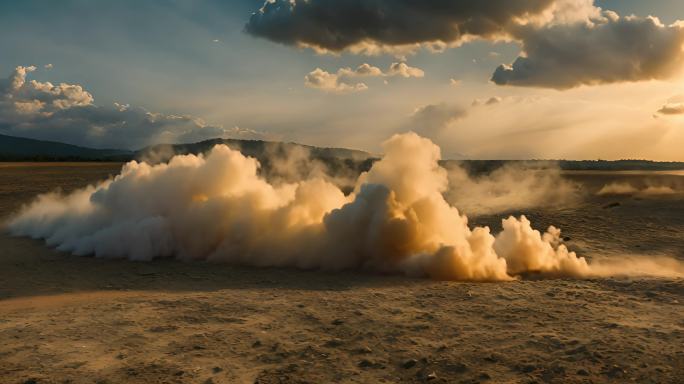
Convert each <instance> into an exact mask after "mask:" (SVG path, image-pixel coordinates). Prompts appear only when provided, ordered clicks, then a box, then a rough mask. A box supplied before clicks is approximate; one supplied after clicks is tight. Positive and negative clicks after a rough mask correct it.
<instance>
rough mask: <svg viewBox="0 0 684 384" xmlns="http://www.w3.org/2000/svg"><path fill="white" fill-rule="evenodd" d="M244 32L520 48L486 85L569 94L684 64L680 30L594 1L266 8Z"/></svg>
mask: <svg viewBox="0 0 684 384" xmlns="http://www.w3.org/2000/svg"><path fill="white" fill-rule="evenodd" d="M246 31H247V32H248V33H250V34H252V35H254V36H258V37H263V38H266V39H269V40H272V41H274V42H277V43H282V44H286V45H293V46H302V47H310V48H312V49H314V50H316V51H318V52H322V53H325V52H334V53H336V52H342V51H346V52H351V53H357V54H359V53H360V54H382V53H392V54H395V55H406V54H407V53H414V52H415V51H416V50H417V49H420V48H425V49H427V50H429V51H433V52H441V51H444V50H445V49H447V48H450V47H457V46H459V45H461V44H463V43H465V42H469V41H472V40H474V39H484V40H489V41H497V40H506V41H516V42H519V43H520V44H521V46H522V52H521V54H520V56H519V57H518V58H517V59H516V60H515V61H514V62H513V63H510V64H502V65H500V66H499V67H498V68H496V69H495V71H494V73H493V75H492V77H491V80H492V81H493V82H494V83H496V84H498V85H513V86H527V87H544V88H555V89H568V88H573V87H577V86H580V85H598V84H609V83H618V82H635V81H645V80H653V79H666V78H670V77H671V76H673V75H675V74H676V72H678V70H679V69H680V68H682V66H683V65H684V53H683V52H682V46H683V44H684V22H678V23H675V24H673V25H669V26H666V25H663V24H662V23H661V22H660V21H659V20H658V19H657V18H655V17H650V16H649V17H645V18H640V17H636V16H628V17H620V16H619V15H618V14H617V13H615V12H613V11H609V10H606V11H604V10H602V9H601V8H600V7H597V6H596V5H595V1H594V0H517V1H504V0H490V1H480V2H476V1H444V0H425V1H412V0H393V1H391V0H374V1H370V2H368V1H362V0H351V1H342V2H340V1H335V0H308V1H307V0H268V1H267V2H266V3H265V4H264V6H263V7H262V8H261V9H260V10H259V11H258V12H256V13H255V14H254V15H252V17H251V19H250V20H249V22H248V24H247V26H246ZM497 55H498V54H497V53H493V54H491V53H490V58H494V57H496V56H497ZM473 62H475V63H477V61H476V60H473Z"/></svg>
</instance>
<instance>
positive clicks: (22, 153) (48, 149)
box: [0, 135, 133, 161]
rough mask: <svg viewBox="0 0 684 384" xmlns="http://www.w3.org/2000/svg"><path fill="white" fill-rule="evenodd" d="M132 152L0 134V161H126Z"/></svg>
mask: <svg viewBox="0 0 684 384" xmlns="http://www.w3.org/2000/svg"><path fill="white" fill-rule="evenodd" d="M132 158H133V152H131V151H126V150H119V149H93V148H86V147H79V146H76V145H71V144H64V143H58V142H55V141H43V140H34V139H25V138H22V137H14V136H6V135H0V161H127V160H130V159H132Z"/></svg>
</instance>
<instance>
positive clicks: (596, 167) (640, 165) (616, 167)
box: [443, 160, 684, 174]
mask: <svg viewBox="0 0 684 384" xmlns="http://www.w3.org/2000/svg"><path fill="white" fill-rule="evenodd" d="M450 164H460V165H462V166H463V167H465V168H466V169H467V170H468V171H469V172H470V173H471V174H482V173H489V172H492V171H494V170H496V169H498V168H501V167H503V166H504V165H508V164H519V165H521V166H522V167H523V168H549V167H558V168H560V169H561V170H564V171H675V170H684V162H677V161H671V162H663V161H651V160H445V161H444V162H443V165H445V166H448V165H450Z"/></svg>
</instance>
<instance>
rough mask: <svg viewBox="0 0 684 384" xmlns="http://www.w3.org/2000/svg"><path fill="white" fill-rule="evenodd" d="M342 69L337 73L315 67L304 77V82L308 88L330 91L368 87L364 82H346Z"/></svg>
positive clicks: (350, 91)
mask: <svg viewBox="0 0 684 384" xmlns="http://www.w3.org/2000/svg"><path fill="white" fill-rule="evenodd" d="M342 71H343V70H342V69H341V70H340V71H338V72H337V73H330V72H327V71H324V70H322V69H320V68H316V69H314V70H313V71H311V72H310V73H309V74H308V75H306V76H305V77H304V84H305V85H306V86H307V87H309V88H314V89H320V90H321V91H325V92H332V93H353V92H361V91H365V90H367V89H368V86H367V85H366V84H364V83H355V84H348V83H346V82H345V81H344V80H343V79H342V74H341V72H342Z"/></svg>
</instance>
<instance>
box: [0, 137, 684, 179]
mask: <svg viewBox="0 0 684 384" xmlns="http://www.w3.org/2000/svg"><path fill="white" fill-rule="evenodd" d="M217 144H225V145H227V146H229V147H231V148H233V149H236V150H239V151H241V152H242V153H243V154H244V155H246V156H251V157H254V158H256V159H257V160H259V161H260V162H261V164H262V166H263V167H264V168H271V166H272V165H273V164H272V163H273V162H274V161H280V160H285V159H288V158H289V157H292V156H299V157H304V158H306V159H311V160H319V161H321V162H323V163H324V164H325V165H326V166H327V167H328V170H329V171H331V172H334V173H336V172H337V171H344V172H343V173H345V174H347V175H349V176H351V175H352V174H354V173H358V172H362V171H364V170H367V169H369V168H370V166H371V165H372V163H373V162H374V161H375V160H377V159H376V158H374V157H373V155H372V154H370V153H368V152H364V151H359V150H354V149H346V148H322V147H314V146H310V145H303V144H297V143H284V142H274V141H262V140H237V139H212V140H205V141H201V142H198V143H191V144H160V145H153V146H149V147H146V148H143V149H141V150H139V151H129V150H120V149H94V148H86V147H79V146H76V145H71V144H64V143H59V142H54V141H43V140H34V139H26V138H20V137H14V136H7V135H0V161H116V162H123V161H130V160H134V159H135V160H144V161H147V162H150V163H159V162H166V161H168V160H169V159H170V158H171V157H172V156H174V155H179V154H200V153H206V152H208V151H209V150H210V149H211V148H213V147H214V146H215V145H217ZM410 155H411V154H407V156H410ZM510 163H518V164H522V165H523V166H525V167H530V168H545V167H549V166H554V167H560V169H563V170H587V171H670V170H684V162H657V161H649V160H616V161H607V160H445V161H443V162H442V164H443V165H449V164H460V165H462V166H464V167H465V168H466V169H468V170H469V171H470V172H471V173H473V174H478V173H488V172H491V171H493V170H495V169H497V168H500V167H502V166H503V165H505V164H510Z"/></svg>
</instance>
